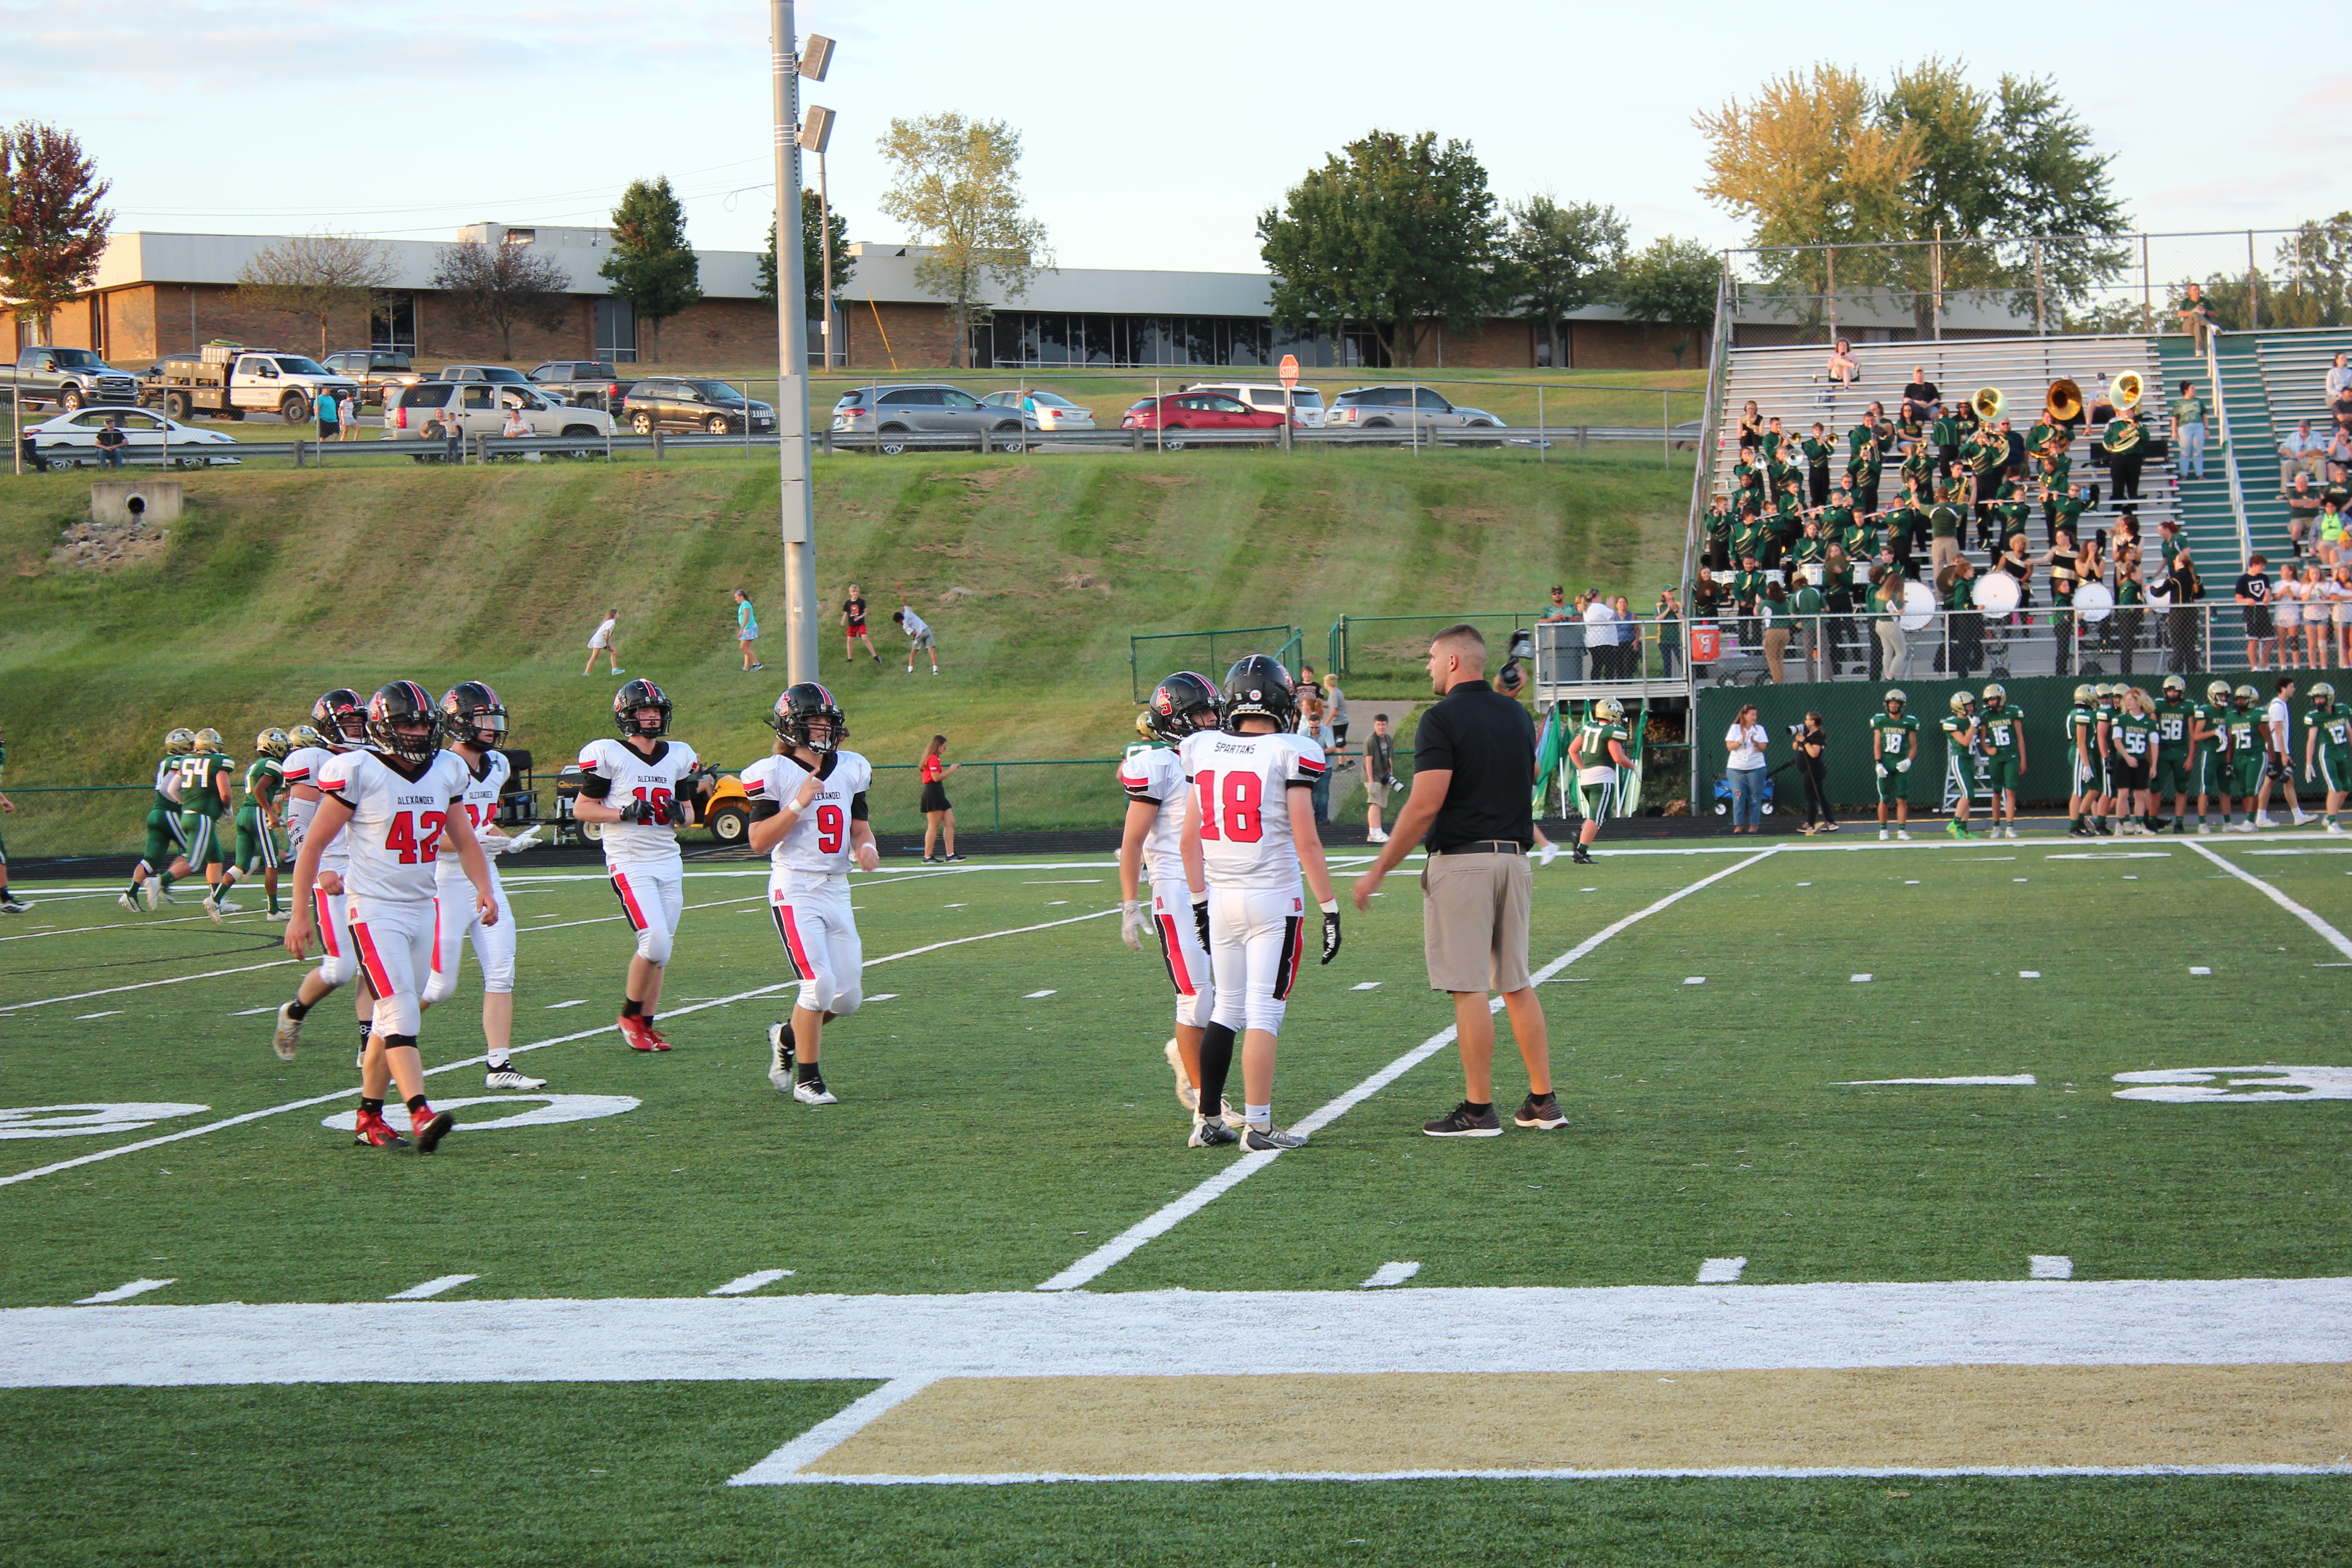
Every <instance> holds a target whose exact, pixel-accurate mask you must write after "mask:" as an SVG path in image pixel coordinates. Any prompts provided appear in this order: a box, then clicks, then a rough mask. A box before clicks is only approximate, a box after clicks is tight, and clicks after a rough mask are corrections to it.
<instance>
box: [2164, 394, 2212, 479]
mask: <svg viewBox="0 0 2352 1568" xmlns="http://www.w3.org/2000/svg"><path fill="white" fill-rule="evenodd" d="M2172 434H2173V438H2174V439H2175V440H2177V441H2178V442H2179V444H2180V450H2179V452H2177V453H2175V454H2174V459H2175V461H2176V462H2177V463H2178V464H2179V469H2180V472H2181V475H2182V476H2183V477H2184V478H2187V479H2203V478H2204V477H2205V400H2204V399H2203V398H2201V397H2200V396H2198V395H2197V384H2196V383H2195V382H2193V381H2184V382H2182V383H2181V384H2180V395H2179V396H2178V397H2176V398H2174V399H2173V400H2172Z"/></svg>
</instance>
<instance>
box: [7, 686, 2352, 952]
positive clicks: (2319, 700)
mask: <svg viewBox="0 0 2352 1568" xmlns="http://www.w3.org/2000/svg"><path fill="white" fill-rule="evenodd" d="M2303 725H2304V729H2303V780H2304V783H2305V784H2318V785H2319V786H2320V787H2321V788H2323V789H2325V790H2326V792H2327V812H2326V827H2327V831H2328V832H2330V833H2341V832H2343V831H2344V826H2343V824H2341V823H2339V822H2337V821H2336V813H2337V812H2339V811H2341V810H2342V809H2343V808H2344V792H2345V791H2346V790H2347V788H2352V713H2347V712H2346V711H2345V710H2343V709H2341V708H2339V707H2337V706H2336V688H2335V687H2333V686H2331V685H2329V684H2328V683H2327V682H2326V681H2325V680H2315V681H2314V682H2312V685H2311V711H2310V712H2308V713H2305V715H2304V716H2303ZM2315 770H2316V771H2315ZM5 870H6V868H5V865H0V875H5ZM5 908H7V906H6V905H5V904H0V909H5Z"/></svg>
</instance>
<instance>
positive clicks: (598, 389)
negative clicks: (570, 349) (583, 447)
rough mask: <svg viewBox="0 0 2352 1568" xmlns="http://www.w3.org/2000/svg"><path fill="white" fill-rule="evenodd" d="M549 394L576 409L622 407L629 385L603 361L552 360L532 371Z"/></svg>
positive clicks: (538, 383) (534, 380)
mask: <svg viewBox="0 0 2352 1568" xmlns="http://www.w3.org/2000/svg"><path fill="white" fill-rule="evenodd" d="M530 379H531V381H532V383H533V384H536V385H537V386H538V388H539V389H540V390H541V392H543V393H545V394H546V395H548V396H550V397H552V398H554V399H556V401H558V402H560V403H569V404H571V405H572V406H573V407H575V408H618V407H619V406H620V405H621V399H622V397H623V396H624V395H625V394H626V393H627V392H628V390H629V384H628V383H627V382H625V381H623V380H622V379H621V373H620V372H619V371H617V370H615V369H614V367H613V366H611V365H609V364H606V363H604V361H602V360H593V359H551V360H549V361H548V362H547V363H545V364H542V365H540V366H539V367H538V368H536V369H534V370H533V371H532V372H531V373H530Z"/></svg>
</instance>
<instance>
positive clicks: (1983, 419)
mask: <svg viewBox="0 0 2352 1568" xmlns="http://www.w3.org/2000/svg"><path fill="white" fill-rule="evenodd" d="M2008 406H2009V399H2008V397H2006V396H2005V395H2003V394H2002V392H2001V390H2000V387H1998V386H1979V387H1978V388H1977V390H1976V395H1974V396H1972V397H1970V398H1969V408H1970V409H1971V410H1972V411H1973V412H1974V413H1975V415H1976V416H1977V419H1978V422H1979V423H1980V424H1985V425H1998V424H2000V416H2001V411H2002V410H2003V409H2005V408H2007V407H2008Z"/></svg>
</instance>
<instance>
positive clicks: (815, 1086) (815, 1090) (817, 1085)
mask: <svg viewBox="0 0 2352 1568" xmlns="http://www.w3.org/2000/svg"><path fill="white" fill-rule="evenodd" d="M793 1099H794V1100H799V1101H800V1102H801V1103H802V1104H803V1105H837V1104H839V1103H840V1101H838V1100H835V1099H834V1098H833V1090H831V1089H827V1088H825V1087H824V1079H821V1078H820V1079H808V1080H806V1081H803V1082H801V1083H796V1084H794V1085H793Z"/></svg>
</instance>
